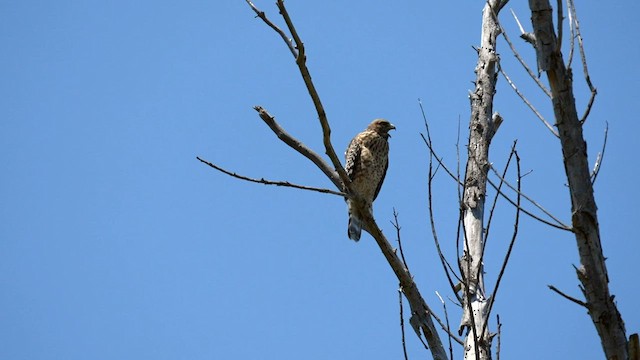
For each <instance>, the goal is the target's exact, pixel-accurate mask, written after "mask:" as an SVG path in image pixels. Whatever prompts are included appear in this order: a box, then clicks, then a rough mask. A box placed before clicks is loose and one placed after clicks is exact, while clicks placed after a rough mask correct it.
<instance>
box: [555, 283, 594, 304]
mask: <svg viewBox="0 0 640 360" xmlns="http://www.w3.org/2000/svg"><path fill="white" fill-rule="evenodd" d="M547 286H548V287H549V289H551V290H552V291H554V292H555V293H557V294H558V295H560V296H562V297H563V298H565V299H567V300H569V301H572V302H574V303H576V304H578V305H580V306H583V307H585V308H587V309H589V305H588V304H587V303H586V302H584V301H582V300H578V299H576V298H574V297H572V296H569V295H567V294H565V293H563V292H562V291H560V290H558V288H556V287H555V286H553V285H547Z"/></svg>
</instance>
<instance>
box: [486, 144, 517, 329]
mask: <svg viewBox="0 0 640 360" xmlns="http://www.w3.org/2000/svg"><path fill="white" fill-rule="evenodd" d="M514 146H515V144H514ZM513 153H514V155H515V157H516V169H517V173H518V197H517V204H516V217H515V220H514V223H513V235H512V236H511V242H509V248H508V249H507V254H506V255H505V256H504V261H503V262H502V267H501V268H500V273H499V274H498V279H497V280H496V285H495V286H494V288H493V293H492V294H491V297H490V298H489V308H488V309H487V313H488V314H487V319H486V321H485V323H484V325H483V327H482V332H484V330H485V328H486V327H487V323H488V322H489V315H490V314H491V309H492V308H493V304H494V303H495V301H496V295H497V294H498V288H499V287H500V281H502V276H503V275H504V271H505V269H506V268H507V263H508V262H509V258H510V257H511V250H513V245H514V244H515V242H516V237H517V236H518V226H519V224H520V198H521V195H520V194H521V191H520V187H521V185H522V175H521V172H520V157H519V156H518V152H517V151H516V150H515V149H514V150H513Z"/></svg>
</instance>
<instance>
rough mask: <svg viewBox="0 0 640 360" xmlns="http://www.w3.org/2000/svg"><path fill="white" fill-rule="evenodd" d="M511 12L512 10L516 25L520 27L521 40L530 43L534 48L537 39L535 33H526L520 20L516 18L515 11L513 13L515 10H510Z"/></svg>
mask: <svg viewBox="0 0 640 360" xmlns="http://www.w3.org/2000/svg"><path fill="white" fill-rule="evenodd" d="M510 10H511V15H512V16H513V18H514V19H515V20H516V23H517V24H518V27H519V28H520V38H522V39H523V40H524V41H526V42H528V43H529V44H531V45H533V46H536V37H535V35H534V34H533V33H530V32H526V31H524V27H522V24H521V23H520V20H519V19H518V17H517V16H516V13H515V11H513V9H510Z"/></svg>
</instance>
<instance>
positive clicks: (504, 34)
mask: <svg viewBox="0 0 640 360" xmlns="http://www.w3.org/2000/svg"><path fill="white" fill-rule="evenodd" d="M511 14H513V17H514V18H515V19H516V22H517V23H518V27H519V28H520V31H521V33H522V34H525V31H524V28H523V27H522V24H520V21H519V20H518V17H517V16H516V14H515V13H514V12H513V10H511ZM498 26H500V34H501V35H502V37H503V38H504V39H505V41H506V42H507V44H509V47H510V48H511V52H512V53H513V55H514V56H515V57H516V59H518V62H520V65H522V67H523V68H524V69H525V71H526V72H527V74H529V76H530V77H531V79H533V81H534V82H535V83H536V84H537V85H538V87H539V88H540V89H542V91H543V92H544V93H545V94H546V95H547V96H548V97H551V91H550V90H549V89H547V87H546V86H545V85H544V84H543V83H542V81H540V78H539V77H538V76H536V75H535V74H534V73H533V71H532V70H531V68H530V67H529V65H527V63H526V62H525V61H524V59H523V58H522V57H521V56H520V53H519V52H518V50H516V47H515V46H514V45H513V43H512V42H511V40H510V39H509V36H508V35H507V32H506V30H505V29H504V28H503V27H502V25H501V24H500V23H499V22H498Z"/></svg>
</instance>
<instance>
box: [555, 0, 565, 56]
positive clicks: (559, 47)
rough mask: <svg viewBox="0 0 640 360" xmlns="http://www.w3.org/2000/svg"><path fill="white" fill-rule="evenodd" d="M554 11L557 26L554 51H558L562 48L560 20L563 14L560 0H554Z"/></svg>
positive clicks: (562, 18)
mask: <svg viewBox="0 0 640 360" xmlns="http://www.w3.org/2000/svg"><path fill="white" fill-rule="evenodd" d="M556 8H557V9H556V11H557V20H556V23H557V26H558V30H557V33H558V42H557V43H556V51H557V52H560V51H561V50H562V21H563V20H564V16H563V15H562V0H556Z"/></svg>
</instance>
